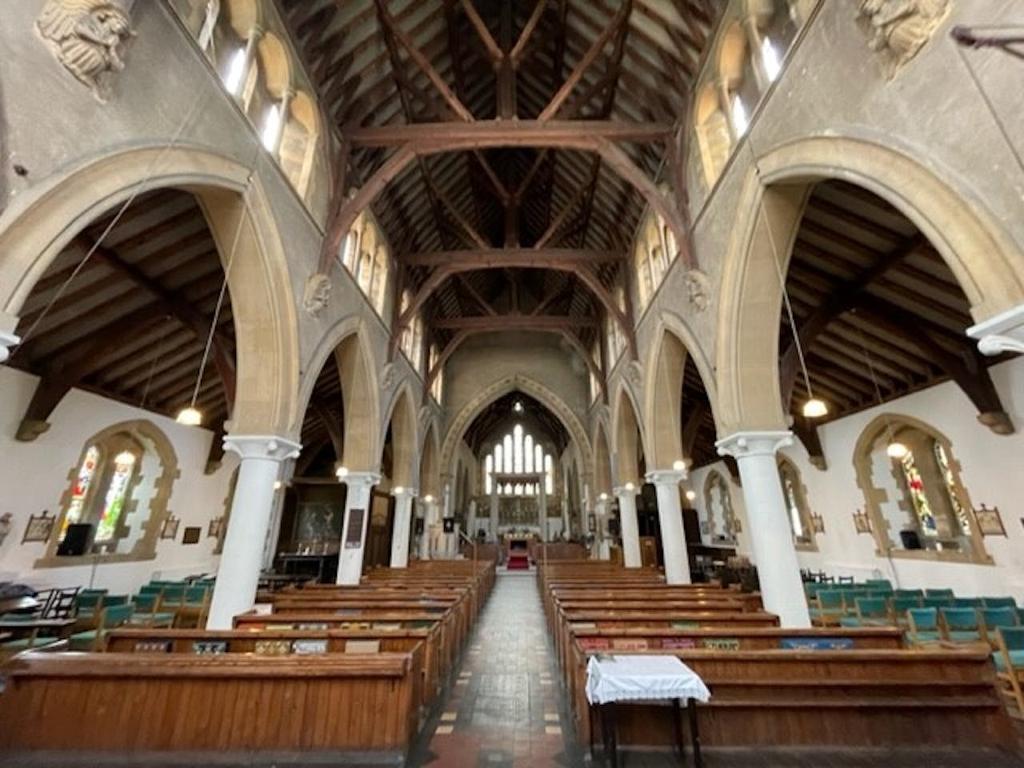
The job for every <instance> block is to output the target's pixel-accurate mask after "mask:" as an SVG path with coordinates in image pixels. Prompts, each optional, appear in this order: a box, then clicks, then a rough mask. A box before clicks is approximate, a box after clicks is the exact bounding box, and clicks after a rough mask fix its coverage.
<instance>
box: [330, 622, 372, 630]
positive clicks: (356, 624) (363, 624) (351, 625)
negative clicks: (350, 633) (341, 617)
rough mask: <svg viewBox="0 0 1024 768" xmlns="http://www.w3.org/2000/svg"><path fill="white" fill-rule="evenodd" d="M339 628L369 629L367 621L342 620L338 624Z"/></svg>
mask: <svg viewBox="0 0 1024 768" xmlns="http://www.w3.org/2000/svg"><path fill="white" fill-rule="evenodd" d="M338 626H339V627H340V628H341V629H370V622H368V621H343V622H341V624H339V625H338Z"/></svg>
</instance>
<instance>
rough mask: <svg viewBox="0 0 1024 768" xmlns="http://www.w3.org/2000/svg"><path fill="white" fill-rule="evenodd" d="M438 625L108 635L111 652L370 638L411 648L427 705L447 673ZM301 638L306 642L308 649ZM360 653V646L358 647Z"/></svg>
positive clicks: (331, 649)
mask: <svg viewBox="0 0 1024 768" xmlns="http://www.w3.org/2000/svg"><path fill="white" fill-rule="evenodd" d="M432 633H433V634H436V629H433V630H432V629H400V630H392V631H380V630H358V629H349V630H342V629H336V630H261V631H252V630H201V629H151V628H139V629H115V630H113V631H111V632H110V633H109V634H108V635H107V637H106V643H105V647H104V649H103V650H104V651H105V652H107V653H148V654H158V655H159V654H165V653H184V654H193V655H203V654H204V653H212V652H213V651H212V650H210V644H211V643H214V644H219V643H223V646H224V650H223V651H222V653H260V652H261V648H262V649H264V650H263V652H266V650H267V644H269V645H270V646H271V647H270V650H274V651H277V650H278V649H279V648H280V647H282V646H284V645H287V646H288V647H289V653H287V654H282V655H296V656H301V655H319V654H315V653H313V652H311V651H310V650H308V648H309V646H310V643H311V642H320V643H323V644H324V645H325V646H326V653H329V654H334V653H352V652H353V651H352V650H351V647H350V646H349V645H348V643H349V641H356V642H359V641H369V642H376V643H378V644H379V652H380V653H409V654H412V657H413V668H414V669H416V670H419V671H420V677H421V679H422V684H421V685H420V686H418V688H419V697H418V701H419V702H420V703H421V704H422V705H424V706H427V705H429V704H430V702H431V701H433V699H434V697H435V696H436V695H437V694H438V692H439V691H440V689H441V687H442V686H443V684H444V681H445V677H444V675H445V674H446V672H445V671H444V670H443V668H442V666H441V662H442V659H441V654H440V644H439V643H437V642H434V643H431V635H432ZM296 643H298V644H300V646H301V645H302V644H305V647H306V649H307V650H302V648H301V647H300V646H296ZM356 652H357V653H358V651H356Z"/></svg>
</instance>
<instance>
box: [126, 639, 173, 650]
mask: <svg viewBox="0 0 1024 768" xmlns="http://www.w3.org/2000/svg"><path fill="white" fill-rule="evenodd" d="M171 646H172V643H171V641H170V640H139V641H138V642H137V643H135V653H170V652H171Z"/></svg>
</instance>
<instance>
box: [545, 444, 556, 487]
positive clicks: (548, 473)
mask: <svg viewBox="0 0 1024 768" xmlns="http://www.w3.org/2000/svg"><path fill="white" fill-rule="evenodd" d="M554 492H555V464H554V462H553V461H552V460H551V454H550V453H549V454H547V455H546V456H545V457H544V493H546V494H549V495H550V494H552V493H554Z"/></svg>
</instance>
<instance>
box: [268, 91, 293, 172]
mask: <svg viewBox="0 0 1024 768" xmlns="http://www.w3.org/2000/svg"><path fill="white" fill-rule="evenodd" d="M294 98H295V91H293V90H292V89H291V88H285V89H284V94H283V95H282V96H281V104H280V105H279V109H280V110H281V130H279V131H278V132H277V136H276V137H275V140H274V146H273V147H272V148H270V154H271V155H273V156H274V157H275V158H279V157H280V155H281V143H282V142H283V141H284V132H285V130H287V128H288V115H289V114H290V113H291V111H292V99H294Z"/></svg>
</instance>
